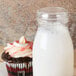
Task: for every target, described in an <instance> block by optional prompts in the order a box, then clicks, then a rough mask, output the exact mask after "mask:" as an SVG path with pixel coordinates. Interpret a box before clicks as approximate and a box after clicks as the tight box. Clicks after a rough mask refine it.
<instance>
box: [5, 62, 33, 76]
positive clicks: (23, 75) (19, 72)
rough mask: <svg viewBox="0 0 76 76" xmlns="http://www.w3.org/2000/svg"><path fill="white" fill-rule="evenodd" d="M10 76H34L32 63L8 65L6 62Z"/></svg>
mask: <svg viewBox="0 0 76 76" xmlns="http://www.w3.org/2000/svg"><path fill="white" fill-rule="evenodd" d="M5 64H6V68H7V71H8V76H33V72H32V62H28V63H8V62H5Z"/></svg>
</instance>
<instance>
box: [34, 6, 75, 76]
mask: <svg viewBox="0 0 76 76" xmlns="http://www.w3.org/2000/svg"><path fill="white" fill-rule="evenodd" d="M37 21H38V25H39V27H38V30H37V33H36V36H35V40H34V45H33V75H34V76H73V66H74V60H73V56H74V54H73V50H74V49H73V44H72V40H71V37H70V35H69V31H68V27H67V25H66V24H67V23H68V12H67V11H66V10H65V9H64V8H60V7H46V8H42V9H40V10H39V11H38V12H37Z"/></svg>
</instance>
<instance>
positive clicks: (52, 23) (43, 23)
mask: <svg viewBox="0 0 76 76" xmlns="http://www.w3.org/2000/svg"><path fill="white" fill-rule="evenodd" d="M37 20H38V25H39V26H40V27H50V26H56V24H61V25H63V26H66V24H67V23H68V21H66V22H64V21H60V20H59V21H58V20H42V19H37Z"/></svg>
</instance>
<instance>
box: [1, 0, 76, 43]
mask: <svg viewBox="0 0 76 76" xmlns="http://www.w3.org/2000/svg"><path fill="white" fill-rule="evenodd" d="M47 6H59V7H60V6H61V7H64V8H66V9H68V11H69V12H71V13H72V19H73V20H72V22H74V24H73V25H75V22H76V21H75V19H76V15H75V12H76V0H0V44H3V43H4V42H5V41H7V42H8V41H9V40H10V41H13V40H15V39H18V38H19V37H20V36H21V35H25V36H26V37H27V38H28V39H29V40H30V39H31V40H33V36H34V35H35V32H36V29H37V26H36V20H35V18H36V11H37V10H38V9H40V8H42V7H47ZM72 31H74V30H72ZM73 39H74V38H73ZM74 40H75V39H74ZM74 42H75V41H74Z"/></svg>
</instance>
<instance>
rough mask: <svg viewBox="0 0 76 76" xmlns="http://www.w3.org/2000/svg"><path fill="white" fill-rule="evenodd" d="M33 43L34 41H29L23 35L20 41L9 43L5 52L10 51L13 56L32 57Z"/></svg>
mask: <svg viewBox="0 0 76 76" xmlns="http://www.w3.org/2000/svg"><path fill="white" fill-rule="evenodd" d="M32 45H33V43H32V42H30V41H27V40H26V39H25V37H24V36H23V37H21V38H20V40H19V41H14V42H13V43H8V44H7V46H6V47H5V48H4V50H5V53H9V55H10V56H11V57H14V58H19V57H26V56H27V57H32Z"/></svg>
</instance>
